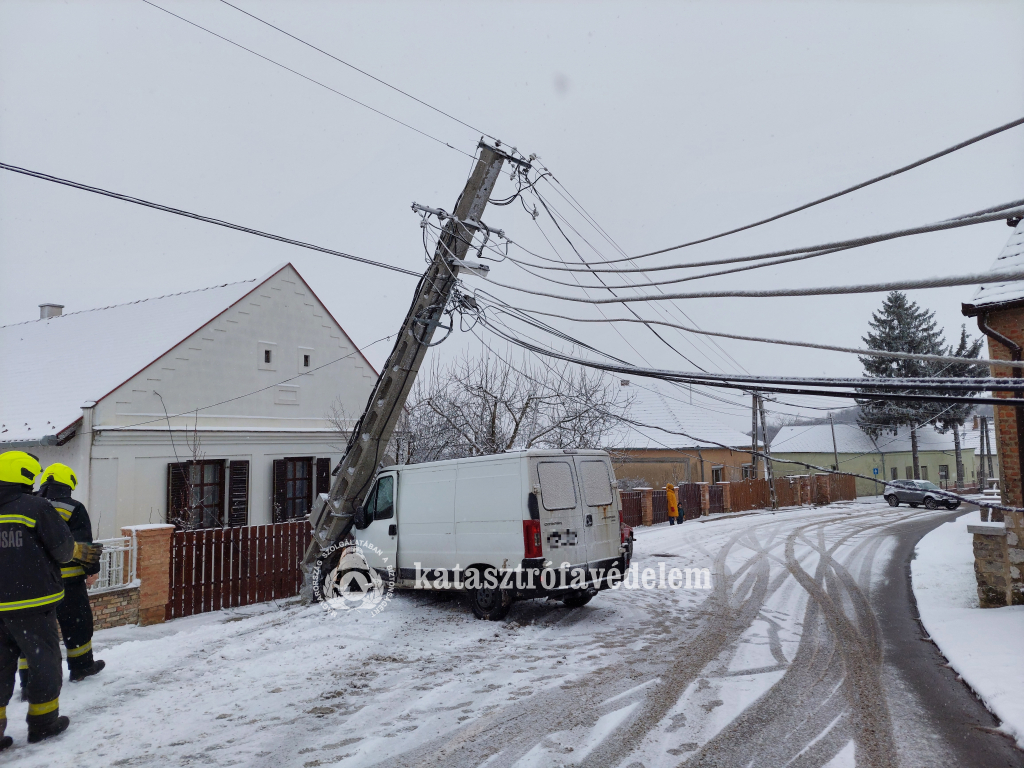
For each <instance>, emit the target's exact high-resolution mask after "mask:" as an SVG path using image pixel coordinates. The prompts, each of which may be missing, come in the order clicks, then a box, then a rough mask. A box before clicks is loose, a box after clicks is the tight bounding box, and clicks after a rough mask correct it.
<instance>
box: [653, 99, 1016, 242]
mask: <svg viewBox="0 0 1024 768" xmlns="http://www.w3.org/2000/svg"><path fill="white" fill-rule="evenodd" d="M1022 123H1024V117H1022V118H1020V119H1018V120H1013V121H1012V122H1009V123H1006V124H1005V125H1001V126H999V127H998V128H993V129H992V130H990V131H985V133H981V134H978V135H977V136H974V137H973V138H970V139H967V140H966V141H961V142H960V143H959V144H954V145H953V146H952V147H947V148H946V149H943V150H941V151H939V152H936V153H935V154H932V155H928V156H927V157H923V158H921V159H920V160H916V161H914V162H913V163H910V164H909V165H904V166H903V167H901V168H897V169H896V170H894V171H889V172H888V173H883V174H882V175H881V176H875V177H874V178H872V179H868V180H867V181H862V182H861V183H860V184H854V185H853V186H852V187H847V188H846V189H843V190H840V191H839V192H834V193H832V194H831V195H826V196H825V197H821V198H818V199H817V200H813V201H811V202H809V203H804V204H803V205H800V206H797V207H796V208H791V209H789V210H788V211H783V212H782V213H778V214H776V215H774V216H769V217H768V218H767V219H761V220H760V221H755V222H754V223H752V224H745V225H744V226H742V227H736V228H735V229H730V230H728V231H726V232H719V233H718V234H717V235H711V236H710V237H703V238H701V239H700V240H691V241H690V242H688V243H682V244H680V245H673V246H670V247H668V248H662V249H660V250H657V251H650V252H648V253H641V254H640V255H639V256H637V257H636V258H640V257H643V256H654V255H657V254H659V253H666V252H668V251H675V250H678V249H680V248H688V247H690V246H691V245H697V244H699V243H707V242H710V241H711V240H717V239H718V238H720V237H725V236H726V235H734V234H736V233H737V232H743V231H745V230H748V229H753V228H754V227H759V226H761V225H762V224H767V223H769V222H771V221H777V220H778V219H781V218H784V217H786V216H790V215H792V214H794V213H799V212H800V211H805V210H807V209H808V208H813V207H814V206H816V205H820V204H821V203H826V202H828V201H829V200H835V199H836V198H837V197H842V196H843V195H848V194H850V193H851V192H856V191H857V190H858V189H864V187H869V186H871V185H872V184H877V183H878V182H879V181H884V180H885V179H891V178H892V177H893V176H899V175H900V174H901V173H906V172H907V171H910V170H913V169H914V168H917V167H919V166H922V165H924V164H925V163H930V162H931V161H933V160H938V159H939V158H940V157H945V156H946V155H948V154H951V153H953V152H956V151H957V150H960V149H963V148H964V147H969V146H970V145H972V144H976V143H977V142H979V141H982V140H983V139H987V138H989V137H990V136H995V135H996V134H999V133H1002V132H1003V131H1008V130H1009V129H1010V128H1015V127H1016V126H1018V125H1021V124H1022Z"/></svg>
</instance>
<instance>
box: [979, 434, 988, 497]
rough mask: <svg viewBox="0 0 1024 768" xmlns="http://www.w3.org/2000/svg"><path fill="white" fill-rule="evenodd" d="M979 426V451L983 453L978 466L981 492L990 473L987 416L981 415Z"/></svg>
mask: <svg viewBox="0 0 1024 768" xmlns="http://www.w3.org/2000/svg"><path fill="white" fill-rule="evenodd" d="M979 426H980V427H981V430H980V432H979V433H978V449H979V453H980V454H981V455H980V456H979V457H978V459H979V463H980V464H981V466H980V467H978V492H979V493H980V492H981V491H984V490H985V485H986V481H987V480H988V475H987V473H986V472H985V443H986V442H988V417H987V416H982V417H981V422H980V424H979Z"/></svg>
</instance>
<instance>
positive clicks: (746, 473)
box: [742, 464, 754, 480]
mask: <svg viewBox="0 0 1024 768" xmlns="http://www.w3.org/2000/svg"><path fill="white" fill-rule="evenodd" d="M742 469H743V479H744V480H750V479H752V478H753V477H754V465H753V464H744V465H743V468H742Z"/></svg>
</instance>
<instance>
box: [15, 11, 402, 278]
mask: <svg viewBox="0 0 1024 768" xmlns="http://www.w3.org/2000/svg"><path fill="white" fill-rule="evenodd" d="M143 1H144V2H145V0H143ZM0 169H3V170H5V171H12V172H14V173H20V174H22V175H24V176H31V177H32V178H35V179H42V180H43V181H52V182H53V183H55V184H63V185H64V186H65V187H71V188H73V189H80V190H82V191H83V192H93V193H95V194H97V195H103V196H104V197H112V198H114V199H115V200H121V201H123V202H126V203H134V204H135V205H141V206H144V207H146V208H153V209H154V210H157V211H163V212H165V213H173V214H174V215H176V216H184V217H185V218H188V219H195V220H196V221H202V222H205V223H207V224H216V225H217V226H218V227H226V228H227V229H234V230H237V231H238V232H245V233H247V234H250V235H256V236H257V237H265V238H267V239H268V240H277V241H278V242H279V243H287V244H288V245H295V246H298V247H299V248H308V249H309V250H311V251H319V252H320V253H326V254H330V255H331V256H338V257H339V258H342V259H349V260H350V261H358V262H359V263H361V264H369V265H370V266H373V267H380V268H381V269H389V270H391V271H392V272H400V273H402V274H403V275H412V276H413V277H419V276H420V273H419V272H413V271H412V270H411V269H404V268H402V267H396V266H393V265H391V264H385V263H384V262H382V261H373V260H372V259H364V258H363V257H362V256H353V255H352V254H351V253H343V252H341V251H334V250H331V249H330V248H322V247H320V246H319V245H313V244H312V243H304V242H302V241H301V240H292V239H291V238H289V237H282V236H281V235H273V234H270V233H269V232H261V231H260V230H258V229H252V228H251V227H243V226H242V225H241V224H232V223H231V222H229V221H222V220H221V219H214V218H212V217H210V216H203V215H201V214H198V213H191V212H189V211H184V210H182V209H180V208H171V207H170V206H168V205H161V204H160V203H153V202H150V201H149V200H143V199H142V198H139V197H132V196H131V195H125V194H122V193H120V192H111V191H110V190H109V189H102V188H101V187H92V186H89V185H88V184H82V183H81V182H77V181H70V180H69V179H62V178H60V177H59V176H51V175H50V174H48V173H42V172H41V171H33V170H29V169H28V168H20V167H18V166H16V165H9V164H8V163H3V162H0Z"/></svg>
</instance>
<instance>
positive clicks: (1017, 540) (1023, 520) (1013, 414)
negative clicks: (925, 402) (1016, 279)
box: [979, 307, 1024, 605]
mask: <svg viewBox="0 0 1024 768" xmlns="http://www.w3.org/2000/svg"><path fill="white" fill-rule="evenodd" d="M988 325H989V327H991V328H992V330H994V331H996V332H997V333H1001V334H1003V335H1004V336H1006V337H1007V338H1009V339H1011V340H1012V341H1014V342H1016V343H1017V344H1019V345H1021V346H1022V347H1024V307H1015V308H1011V309H1002V310H998V309H997V310H994V311H992V312H991V314H989V316H988ZM988 352H989V357H991V358H993V359H996V360H1009V359H1011V355H1010V350H1009V349H1007V348H1006V347H1005V346H1004V345H1003V344H1000V343H999V342H998V341H996V340H995V339H992V338H989V339H988ZM1022 367H1024V366H1022ZM991 373H992V375H993V376H998V377H1009V376H1010V375H1011V370H1010V369H1009V368H1004V367H1001V366H1000V367H999V368H993V369H992V371H991ZM996 396H997V397H1009V396H1010V395H1009V393H1004V392H1000V393H998V394H997V395H996ZM995 416H996V425H995V431H996V441H995V442H996V456H997V458H998V460H999V477H1000V483H999V486H1000V489H1001V491H1002V497H1003V503H1004V504H1006V505H1007V506H1011V507H1024V493H1022V485H1021V464H1020V458H1021V457H1020V439H1019V438H1018V435H1019V434H1020V433H1019V432H1018V424H1017V409H1016V408H1013V407H1010V406H1003V405H997V406H996V407H995ZM1000 518H1003V520H1002V521H1003V522H1004V523H1005V526H1006V557H1007V560H1008V562H1007V567H1008V570H1009V575H1010V595H1009V597H1008V602H1012V603H1013V604H1014V605H1021V604H1024V576H1022V571H1024V514H1022V513H1020V512H1007V513H1006V514H1005V516H1004V515H1003V514H1002V513H999V512H994V513H993V520H995V521H999V520H1000ZM979 590H980V583H979Z"/></svg>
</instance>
